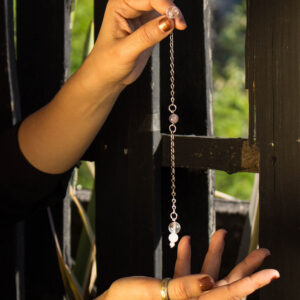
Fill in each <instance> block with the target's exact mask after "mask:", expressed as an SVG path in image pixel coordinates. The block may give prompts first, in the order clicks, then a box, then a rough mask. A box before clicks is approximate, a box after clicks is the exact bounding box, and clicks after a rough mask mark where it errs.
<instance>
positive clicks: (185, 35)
mask: <svg viewBox="0 0 300 300" xmlns="http://www.w3.org/2000/svg"><path fill="white" fill-rule="evenodd" d="M176 4H177V5H178V6H179V7H180V9H182V11H183V13H184V15H185V17H186V21H187V23H188V25H189V27H188V29H187V30H186V31H185V32H178V31H176V32H175V34H174V44H175V97H176V105H177V107H178V110H177V113H178V115H179V118H180V120H179V123H178V126H177V133H178V134H181V135H192V134H195V135H208V134H212V133H213V130H212V124H211V120H212V118H211V115H212V113H211V95H212V89H211V61H210V57H211V56H210V54H211V49H210V42H209V41H210V36H211V35H210V5H209V1H206V0H204V1H192V2H187V1H183V0H181V1H177V2H176ZM169 77H170V75H169V43H168V41H164V42H163V43H162V44H161V107H162V114H161V124H162V132H163V133H166V134H167V133H168V132H169V131H168V126H169V122H168V117H169V112H168V105H169V102H170V100H169V98H170V97H169V91H170V88H169V83H170V81H169ZM175 151H176V156H177V155H180V154H179V150H178V149H177V145H176V141H175ZM176 187H177V201H178V202H177V208H178V213H179V219H178V221H179V223H181V224H182V232H181V234H180V235H181V236H182V235H184V234H189V235H191V237H192V251H193V253H197V255H194V256H193V260H192V266H193V267H192V271H193V272H198V271H199V268H200V265H201V261H202V258H203V257H201V255H198V254H200V253H201V254H202V255H204V253H205V251H206V248H207V245H208V239H209V233H210V232H211V231H212V230H213V229H214V211H213V208H212V207H213V206H212V205H211V204H212V197H211V196H212V195H213V188H212V173H211V172H210V171H206V170H205V171H201V170H195V169H192V168H191V169H176ZM162 205H163V237H164V239H163V245H164V248H163V253H164V254H163V261H164V271H163V273H164V276H171V275H172V272H173V268H174V262H175V255H176V250H175V249H172V250H170V248H169V242H168V229H167V228H168V224H169V222H170V220H169V214H170V212H171V197H170V170H169V168H163V172H162ZM174 250H175V251H174Z"/></svg>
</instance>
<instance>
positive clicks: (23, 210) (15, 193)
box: [0, 125, 72, 224]
mask: <svg viewBox="0 0 300 300" xmlns="http://www.w3.org/2000/svg"><path fill="white" fill-rule="evenodd" d="M18 129H19V125H16V126H14V127H12V128H11V129H9V130H6V131H5V132H3V133H1V134H0V141H1V144H0V157H1V172H0V224H9V223H16V222H18V221H20V220H22V219H24V218H25V217H27V216H29V215H31V214H32V213H33V212H34V211H36V210H39V209H41V208H45V207H47V206H48V205H50V204H51V203H53V202H54V201H57V200H60V199H62V198H63V197H64V195H65V192H66V187H67V183H68V180H69V177H70V174H71V171H72V170H70V171H68V172H66V173H63V174H58V175H52V174H47V173H44V172H41V171H39V170H37V169H36V168H35V167H33V166H32V165H31V164H30V163H29V162H28V161H27V160H26V159H25V157H24V156H23V154H22V152H21V150H20V148H19V144H18V139H17V134H18Z"/></svg>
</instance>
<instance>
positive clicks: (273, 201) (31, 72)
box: [0, 0, 300, 300]
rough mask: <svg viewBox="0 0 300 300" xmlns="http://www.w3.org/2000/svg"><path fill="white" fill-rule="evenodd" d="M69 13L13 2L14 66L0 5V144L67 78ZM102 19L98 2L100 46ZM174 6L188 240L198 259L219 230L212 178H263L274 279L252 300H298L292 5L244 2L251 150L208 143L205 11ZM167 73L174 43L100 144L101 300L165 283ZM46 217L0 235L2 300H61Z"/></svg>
mask: <svg viewBox="0 0 300 300" xmlns="http://www.w3.org/2000/svg"><path fill="white" fill-rule="evenodd" d="M71 2H72V1H71V0H64V1H62V0H48V1H35V0H27V1H22V0H17V49H16V50H17V58H16V56H15V49H14V36H13V5H12V1H11V0H1V1H0V47H1V50H0V51H1V52H0V66H1V68H0V88H1V98H0V101H1V110H0V126H1V130H3V129H5V128H8V127H10V126H12V124H13V123H14V122H16V121H19V120H21V113H20V112H21V111H22V117H23V118H24V117H26V116H27V115H28V114H30V113H31V112H33V111H34V110H36V109H37V108H39V107H41V106H42V105H44V104H46V103H47V102H49V101H50V100H51V98H52V97H53V96H54V94H55V93H56V92H57V91H58V89H59V88H60V87H61V85H62V84H63V82H64V81H65V80H66V78H67V77H68V69H69V54H70V29H69V22H70V9H71V4H72V3H71ZM105 5H106V1H95V27H96V32H97V30H99V27H100V24H101V20H102V17H103V13H104V10H105ZM178 5H179V7H181V8H182V10H183V12H184V14H185V16H186V17H187V19H188V20H189V22H188V23H189V29H188V30H187V31H186V32H185V33H178V32H176V34H175V53H176V60H175V65H176V66H175V69H176V75H175V76H176V79H175V80H176V95H177V102H178V107H179V111H178V113H179V115H180V120H181V121H180V124H179V127H178V134H180V137H178V149H181V150H177V152H178V158H179V160H178V162H179V167H180V168H178V169H177V170H176V174H177V186H178V210H179V215H180V222H181V223H182V224H183V234H187V233H188V234H190V235H191V236H192V251H193V252H194V253H197V254H198V253H202V254H203V253H204V252H205V250H206V248H207V245H208V239H209V234H210V233H211V232H212V231H213V230H214V227H215V220H214V215H215V213H214V205H213V194H214V190H213V172H212V171H210V170H208V169H220V170H225V171H227V172H229V173H232V172H238V171H249V172H258V171H259V172H260V174H261V182H260V200H261V220H260V221H261V222H260V246H263V247H269V248H270V249H271V251H272V253H273V255H272V257H271V258H270V259H269V265H270V266H272V267H276V268H278V269H279V270H280V272H281V275H282V278H281V279H280V281H278V282H276V283H274V284H272V285H271V286H270V287H268V288H265V289H263V291H262V292H261V293H260V296H259V299H261V300H268V299H296V298H295V297H298V295H299V294H300V285H299V283H298V282H299V279H300V275H299V270H300V260H299V253H300V231H299V230H300V229H299V228H300V218H299V212H300V147H299V145H300V142H299V141H300V126H299V120H300V118H299V116H300V102H299V98H300V84H299V83H300V68H299V66H300V61H299V60H300V54H299V53H300V39H299V32H300V2H299V1H298V0H286V1H277V0H276V1H273V2H272V4H271V5H270V2H269V1H267V0H251V1H250V0H249V1H248V29H247V41H246V50H247V54H246V66H247V70H246V72H247V89H248V90H249V96H250V97H249V99H250V132H249V140H248V141H247V140H240V139H230V140H227V139H217V138H213V129H212V128H213V127H212V78H211V45H210V37H211V34H210V22H211V20H210V6H209V1H208V0H199V1H183V0H178ZM168 59H169V58H168V43H166V42H163V43H161V45H160V46H157V47H156V48H155V50H154V53H153V56H152V59H151V60H150V61H149V63H148V65H147V66H146V69H145V72H144V73H143V75H142V76H141V77H140V79H138V81H137V82H136V83H135V84H133V85H132V86H131V87H129V88H128V89H126V90H125V91H124V92H123V93H122V94H121V96H120V98H121V99H120V101H118V102H117V104H116V106H115V107H114V109H113V112H112V113H111V115H110V116H109V119H108V120H107V122H106V124H105V126H104V127H103V129H102V130H101V132H100V134H99V136H98V137H97V138H96V141H95V145H94V147H95V149H96V172H97V173H96V174H97V176H96V197H97V208H96V227H97V249H98V251H97V253H98V257H97V260H98V274H99V277H98V281H97V286H98V292H99V293H100V292H102V291H103V290H105V289H106V288H107V287H108V286H109V284H110V283H111V282H112V281H113V280H115V279H117V278H119V277H122V276H130V275H148V276H158V277H162V276H170V275H171V273H172V266H173V263H174V259H175V252H174V251H171V250H170V249H169V248H168V243H167V240H166V236H167V234H166V228H167V222H168V215H169V206H170V205H169V169H168V168H167V167H168V160H167V156H168V152H169V149H168V148H167V147H166V144H167V143H168V140H169V136H168V134H167V132H168V130H167V126H168V124H167V103H168V85H169V82H168V78H169V75H168V72H169V62H168ZM11 103H13V107H14V110H12V109H11V108H12V105H11ZM191 135H192V136H191ZM3 142H5V141H3ZM203 145H204V146H203ZM183 151H185V152H184V155H182V153H183ZM3 159H5V158H3ZM1 201H6V199H1ZM69 210H70V204H69V199H68V198H66V199H65V200H64V201H62V202H61V203H59V204H57V205H56V206H55V207H54V208H53V213H54V219H55V222H56V227H57V230H58V235H59V237H60V239H61V242H62V244H63V249H64V255H65V257H67V259H70V257H68V256H70V251H69V248H70V245H69V242H70V236H68V235H69V233H68V232H69V227H70V223H69V218H68V215H69V213H70V211H69ZM45 216H46V212H41V213H40V215H35V216H34V217H33V218H32V219H31V220H30V221H26V222H24V223H22V224H18V225H16V226H11V227H6V228H1V230H0V231H1V232H0V239H1V249H0V253H1V259H2V261H3V265H2V267H1V268H2V270H1V271H2V274H5V275H6V276H4V277H3V276H2V277H3V278H4V279H3V280H2V282H1V284H3V286H4V287H5V293H6V295H7V296H6V299H25V297H26V298H27V299H31V300H32V299H63V287H62V284H61V282H60V275H59V270H58V266H57V262H56V254H55V251H54V245H53V240H52V236H51V233H50V227H49V224H48V221H47V218H46V217H45ZM202 258H203V257H200V256H198V255H196V256H195V257H194V258H193V262H192V266H193V268H192V269H193V270H192V271H193V272H197V271H199V267H200V264H201V259H202ZM2 290H3V289H2Z"/></svg>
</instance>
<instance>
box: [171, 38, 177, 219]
mask: <svg viewBox="0 0 300 300" xmlns="http://www.w3.org/2000/svg"><path fill="white" fill-rule="evenodd" d="M170 96H171V98H170V100H171V104H170V105H169V112H170V113H171V114H174V113H175V112H176V110H177V106H176V105H175V68H174V35H173V33H171V35H170ZM170 122H171V121H170ZM176 129H177V128H176V125H175V123H174V122H171V125H170V126H169V131H170V137H171V139H170V140H171V144H170V150H171V156H170V157H171V196H172V212H171V214H170V218H171V220H172V221H173V222H175V221H176V220H177V218H178V215H177V213H176V198H175V197H176V185H175V135H174V134H175V132H176Z"/></svg>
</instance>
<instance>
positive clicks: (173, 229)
mask: <svg viewBox="0 0 300 300" xmlns="http://www.w3.org/2000/svg"><path fill="white" fill-rule="evenodd" d="M180 229H181V226H180V224H179V223H177V222H172V223H170V225H169V231H170V234H169V241H170V247H171V248H174V246H175V243H176V242H177V241H178V234H177V233H179V231H180Z"/></svg>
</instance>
